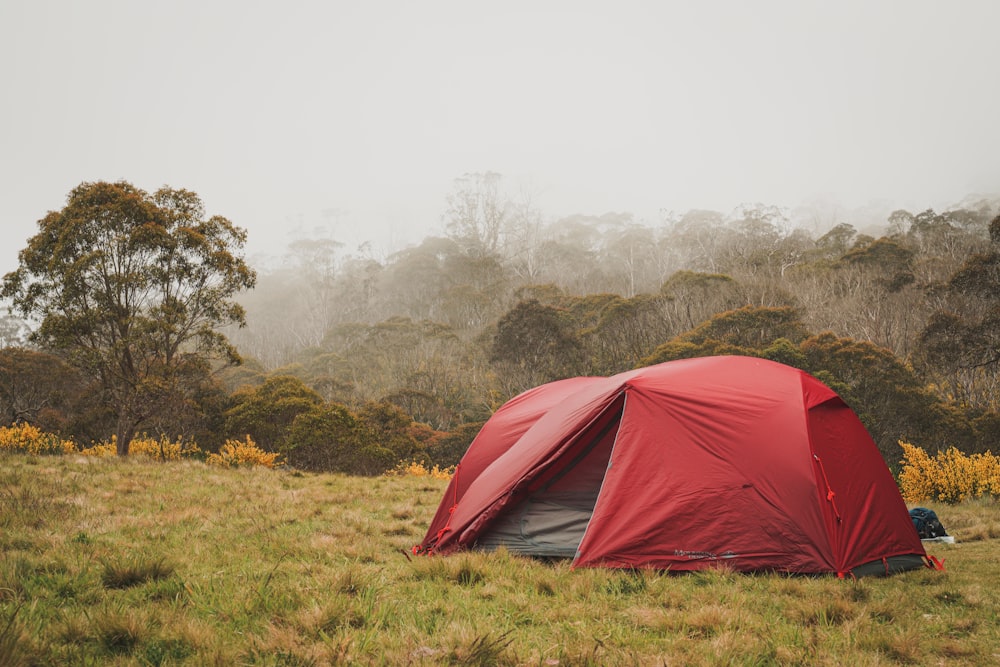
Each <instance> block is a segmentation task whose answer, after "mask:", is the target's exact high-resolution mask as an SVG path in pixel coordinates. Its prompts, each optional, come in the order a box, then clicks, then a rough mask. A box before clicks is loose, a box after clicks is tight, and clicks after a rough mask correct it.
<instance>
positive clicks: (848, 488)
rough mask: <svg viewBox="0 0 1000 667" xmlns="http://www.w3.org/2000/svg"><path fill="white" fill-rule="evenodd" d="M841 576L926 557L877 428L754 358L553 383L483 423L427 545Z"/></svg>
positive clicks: (578, 562)
mask: <svg viewBox="0 0 1000 667" xmlns="http://www.w3.org/2000/svg"><path fill="white" fill-rule="evenodd" d="M501 546H503V547H504V548H506V549H508V550H510V551H513V552H517V553H524V554H532V555H538V556H566V557H571V558H573V565H574V566H576V567H586V566H602V567H620V568H636V567H653V568H668V569H670V570H698V569H704V568H708V567H727V568H732V569H734V570H739V571H756V570H772V571H780V572H792V573H821V572H831V573H837V574H839V575H841V576H843V575H848V576H849V575H851V574H854V575H860V574H871V573H876V572H878V573H888V572H892V571H896V570H902V569H910V568H913V567H919V566H922V565H923V564H924V563H925V559H926V554H925V552H924V549H923V547H922V545H921V543H920V539H919V537H918V536H917V533H916V531H915V530H914V529H913V524H912V522H911V520H910V517H909V514H908V512H907V509H906V505H905V504H904V503H903V500H902V497H901V496H900V494H899V490H898V489H897V487H896V483H895V481H894V480H893V478H892V475H891V474H890V472H889V470H888V468H887V467H886V465H885V462H884V461H883V460H882V457H881V455H880V454H879V451H878V449H877V448H876V446H875V443H874V442H873V441H872V439H871V436H869V435H868V433H867V431H865V428H864V426H862V424H861V422H860V421H859V420H858V418H857V416H856V415H855V414H854V412H853V411H851V409H850V408H849V407H848V406H847V405H846V404H845V403H844V402H843V401H842V400H841V399H840V398H839V397H838V396H837V394H835V393H834V392H833V391H832V390H830V389H829V388H828V387H827V386H826V385H824V384H823V383H821V382H820V381H819V380H817V379H816V378H814V377H812V376H811V375H809V374H808V373H805V372H803V371H800V370H797V369H794V368H791V367H788V366H785V365H782V364H779V363H775V362H772V361H767V360H764V359H755V358H750V357H738V356H725V357H704V358H699V359H684V360H680V361H671V362H667V363H664V364H659V365H657V366H651V367H648V368H640V369H637V370H634V371H629V372H626V373H621V374H619V375H615V376H613V377H610V378H600V377H582V378H572V379H568V380H560V381H558V382H552V383H550V384H545V385H542V386H540V387H536V388H535V389H532V390H530V391H527V392H525V393H523V394H521V395H520V396H517V397H515V398H513V399H512V400H510V401H509V402H508V403H506V404H505V405H504V406H503V407H501V408H500V409H499V410H498V411H497V412H496V413H495V414H494V415H493V417H491V418H490V420H489V421H487V422H486V424H485V425H484V426H483V428H482V430H481V431H480V432H479V434H478V435H477V436H476V438H475V440H474V441H473V442H472V444H471V445H470V446H469V450H468V452H466V454H465V456H464V457H463V458H462V461H461V462H460V463H459V465H458V468H457V469H456V472H455V475H454V477H453V478H452V480H451V484H450V485H449V487H448V490H447V491H446V493H445V498H444V499H443V501H442V502H441V506H440V507H439V508H438V511H437V514H436V515H435V516H434V519H433V521H432V522H431V525H430V528H429V529H428V531H427V535H426V536H425V537H424V540H423V542H421V544H420V545H418V546H417V547H414V551H415V552H416V553H440V554H445V553H449V552H452V551H455V550H458V549H463V548H479V549H494V548H497V547H501Z"/></svg>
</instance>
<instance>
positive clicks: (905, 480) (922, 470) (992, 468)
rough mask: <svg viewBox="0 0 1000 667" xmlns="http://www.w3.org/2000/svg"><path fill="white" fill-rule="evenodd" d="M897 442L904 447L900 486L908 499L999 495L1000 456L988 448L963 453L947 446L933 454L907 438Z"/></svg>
mask: <svg viewBox="0 0 1000 667" xmlns="http://www.w3.org/2000/svg"><path fill="white" fill-rule="evenodd" d="M899 445H900V447H902V448H903V461H902V463H903V470H902V472H901V473H900V475H899V486H900V490H901V491H902V494H903V498H904V499H905V500H906V501H907V502H923V501H925V500H938V501H941V502H946V503H960V502H962V501H963V500H966V499H968V498H981V497H983V496H1000V458H998V457H996V456H993V455H992V454H990V453H989V452H985V453H980V454H972V455H969V456H966V455H965V454H962V453H961V452H960V451H958V450H957V449H955V448H954V447H950V448H948V449H946V450H943V451H939V452H938V453H937V454H936V455H935V456H933V457H932V456H931V455H929V454H928V453H927V452H926V451H925V450H923V449H921V448H920V447H916V446H914V445H911V444H909V443H907V442H902V441H901V442H900V443H899Z"/></svg>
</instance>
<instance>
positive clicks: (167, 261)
mask: <svg viewBox="0 0 1000 667" xmlns="http://www.w3.org/2000/svg"><path fill="white" fill-rule="evenodd" d="M245 242H246V232H245V231H244V230H243V229H241V228H239V227H237V226H235V225H234V224H233V223H232V222H230V221H229V220H227V219H226V218H223V217H221V216H212V217H206V215H205V208H204V205H203V204H202V201H201V199H200V198H199V197H198V195H197V194H195V193H194V192H190V191H188V190H183V189H180V190H175V189H171V188H168V187H164V188H162V189H160V190H158V191H156V192H155V193H153V194H149V193H147V192H145V191H143V190H140V189H139V188H136V187H135V186H133V185H132V184H130V183H127V182H124V181H121V182H117V183H107V182H95V183H81V184H80V185H79V186H77V187H76V188H74V189H73V190H72V192H70V193H69V196H68V198H67V203H66V206H65V207H64V208H63V209H62V210H60V211H52V212H50V213H49V214H48V215H46V216H45V217H44V218H42V219H41V220H39V221H38V233H37V234H36V235H35V236H33V237H31V238H30V239H28V245H27V247H25V248H24V249H23V250H21V252H20V253H19V255H18V260H19V266H18V268H17V269H16V270H15V271H13V272H11V273H8V274H7V275H6V276H5V277H4V279H3V287H2V295H3V296H4V297H5V298H8V299H10V300H11V302H12V303H13V305H14V308H15V309H16V310H17V311H19V312H20V313H21V314H22V315H23V316H25V317H28V318H37V321H38V322H39V326H38V328H37V329H36V330H35V331H33V332H32V334H31V340H32V342H34V343H36V344H38V345H39V346H40V347H42V348H43V349H47V350H51V351H54V352H56V353H58V354H60V355H61V356H63V357H64V358H65V359H66V360H67V362H68V363H70V364H71V365H73V366H75V367H76V368H78V369H80V370H81V371H82V372H84V373H85V374H86V375H88V377H91V378H92V379H93V380H94V381H96V382H97V383H98V386H99V387H100V390H101V395H102V399H103V401H104V402H105V403H106V405H107V408H108V410H109V411H111V412H112V413H113V414H114V416H115V420H116V427H115V436H116V437H117V442H118V454H119V455H121V456H125V455H127V454H128V448H129V442H130V441H131V439H132V437H133V436H134V435H135V433H136V432H137V431H138V429H139V428H140V427H142V426H143V425H144V424H146V423H148V421H149V420H150V419H151V418H153V417H155V416H156V414H157V413H158V411H159V410H161V409H162V407H163V406H164V405H165V404H168V403H169V400H168V399H170V398H172V397H175V396H176V395H177V393H178V392H184V391H190V390H191V387H192V384H193V383H194V382H196V381H197V379H198V378H199V377H204V373H205V370H206V367H207V364H208V363H209V362H210V361H211V360H214V359H220V360H222V361H224V362H227V363H238V362H239V355H238V354H237V352H236V349H235V348H234V347H233V346H232V345H231V344H230V343H229V341H228V339H227V338H226V337H225V335H223V334H222V333H221V332H220V331H219V328H220V327H222V326H224V325H230V324H236V325H243V324H244V311H243V308H242V307H241V306H240V305H239V304H238V303H236V302H235V301H234V300H233V297H234V296H235V295H236V294H238V293H239V292H240V291H242V290H246V289H250V288H252V287H253V286H254V283H255V281H256V274H255V272H254V271H253V270H252V269H251V268H250V267H249V266H247V264H246V262H245V261H244V259H243V257H242V255H241V254H240V251H241V250H242V248H243V246H244V244H245Z"/></svg>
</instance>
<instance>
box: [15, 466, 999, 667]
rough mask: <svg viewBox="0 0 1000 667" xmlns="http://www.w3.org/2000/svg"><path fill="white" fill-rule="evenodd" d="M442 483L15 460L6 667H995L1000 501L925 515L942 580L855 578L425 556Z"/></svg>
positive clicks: (942, 507)
mask: <svg viewBox="0 0 1000 667" xmlns="http://www.w3.org/2000/svg"><path fill="white" fill-rule="evenodd" d="M446 485H447V481H446V480H444V479H435V478H434V477H433V476H430V475H424V476H412V475H397V476H391V477H390V476H386V477H379V478H351V477H344V476H337V475H313V474H302V473H295V472H289V471H283V470H281V469H277V470H269V469H265V468H260V467H253V468H246V467H239V468H221V467H214V466H208V465H206V464H204V463H201V462H194V461H180V462H176V463H170V464H168V465H163V464H162V463H157V462H154V461H152V460H149V459H137V460H124V461H123V460H118V459H116V458H96V459H95V458H88V457H83V456H59V457H39V456H32V455H24V454H9V455H3V456H0V664H4V665H6V664H23V665H105V664H109V665H332V664H361V665H366V664H374V665H439V664H440V665H463V664H464V665H549V666H551V665H661V664H667V665H674V664H677V665H717V664H734V665H762V664H820V665H841V664H852V665H893V664H915V665H921V664H927V665H931V664H995V663H996V662H997V661H998V660H1000V650H998V649H997V647H998V646H1000V618H998V610H1000V593H998V591H1000V569H998V568H997V567H996V551H997V547H998V544H997V540H998V539H1000V512H998V505H997V504H996V503H995V502H994V501H992V500H985V499H981V500H973V501H967V502H965V503H962V504H959V505H954V506H952V505H946V504H943V503H930V504H929V506H930V507H931V508H932V509H935V510H936V511H937V512H938V514H939V516H940V517H941V519H942V521H943V522H944V523H945V527H946V528H947V529H948V530H949V532H950V533H953V534H954V535H955V536H956V537H957V543H956V544H954V545H940V546H934V547H933V548H932V552H933V553H935V555H937V556H938V557H939V558H943V559H944V560H945V567H946V570H945V571H944V572H936V571H931V570H926V571H924V570H921V571H916V572H910V573H905V574H902V575H898V576H894V577H890V578H885V579H863V580H860V581H840V580H837V579H836V578H835V577H815V578H812V577H782V576H769V575H740V574H734V573H731V572H727V571H710V572H702V573H697V574H692V575H670V574H666V573H661V572H653V571H640V572H616V571H607V570H599V569H584V570H571V569H570V568H569V566H568V564H567V563H565V562H559V561H557V562H542V561H536V560H531V559H526V558H521V557H517V556H514V555H512V554H509V553H506V552H503V551H501V552H496V553H491V554H484V553H464V554H458V555H455V556H450V557H412V556H409V555H408V553H407V551H408V549H409V547H410V546H412V545H413V544H414V543H416V542H418V541H419V540H420V538H421V537H422V536H423V532H424V530H425V529H426V526H427V523H428V522H429V521H430V518H431V517H432V515H433V513H434V511H435V509H436V508H437V504H438V502H439V501H440V499H441V496H442V494H443V492H444V488H445V486H446ZM4 628H6V629H4Z"/></svg>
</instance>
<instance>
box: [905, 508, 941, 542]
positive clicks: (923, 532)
mask: <svg viewBox="0 0 1000 667" xmlns="http://www.w3.org/2000/svg"><path fill="white" fill-rule="evenodd" d="M910 520H912V521H913V527H914V528H916V529H917V535H919V536H920V539H922V540H929V539H933V538H935V537H945V536H946V535H948V533H946V532H945V530H944V526H942V525H941V522H940V521H939V520H938V517H937V514H935V513H934V510H929V509H927V508H926V507H914V508H913V509H911V510H910Z"/></svg>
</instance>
